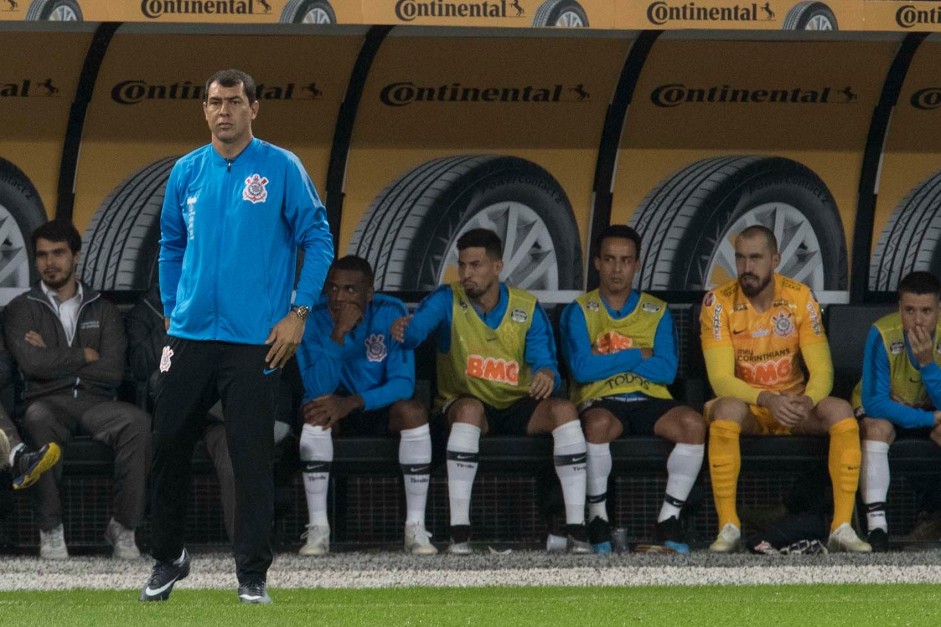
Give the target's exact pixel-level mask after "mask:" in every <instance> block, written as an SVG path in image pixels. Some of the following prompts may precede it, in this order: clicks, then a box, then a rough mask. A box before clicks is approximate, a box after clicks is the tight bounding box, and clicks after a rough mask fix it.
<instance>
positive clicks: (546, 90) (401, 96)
mask: <svg viewBox="0 0 941 627" xmlns="http://www.w3.org/2000/svg"><path fill="white" fill-rule="evenodd" d="M590 99H591V94H589V93H588V91H587V90H586V89H585V85H584V83H578V84H577V85H572V86H569V85H561V84H556V85H541V86H540V85H517V86H509V87H506V86H504V87H498V86H489V87H480V86H471V85H463V84H461V83H449V84H447V85H417V84H415V83H413V82H411V81H402V82H398V83H389V84H388V85H386V86H385V87H383V88H382V91H380V92H379V101H380V102H382V104H384V105H386V106H388V107H404V106H405V105H410V104H412V103H415V102H474V103H477V102H542V103H556V102H587V101H588V100H590Z"/></svg>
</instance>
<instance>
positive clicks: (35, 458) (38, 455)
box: [13, 442, 62, 490]
mask: <svg viewBox="0 0 941 627" xmlns="http://www.w3.org/2000/svg"><path fill="white" fill-rule="evenodd" d="M61 456H62V449H60V448H59V445H58V444H56V443H55V442H50V443H49V444H46V445H45V446H44V447H42V448H41V449H39V450H38V451H31V450H29V449H26V448H22V449H20V451H19V452H18V453H17V454H16V457H15V458H14V460H13V472H14V473H15V474H16V477H15V478H14V479H13V489H14V490H22V489H24V488H28V487H29V486H31V485H33V484H34V483H36V482H37V481H39V477H40V475H42V473H44V472H46V471H47V470H49V469H50V468H52V467H53V466H55V465H56V462H58V461H59V457H61Z"/></svg>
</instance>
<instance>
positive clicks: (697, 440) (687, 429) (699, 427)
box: [679, 407, 706, 444]
mask: <svg viewBox="0 0 941 627" xmlns="http://www.w3.org/2000/svg"><path fill="white" fill-rule="evenodd" d="M679 426H680V441H681V442H682V443H684V444H703V443H704V442H705V441H706V419H705V418H703V416H702V414H700V413H699V412H698V411H696V410H695V409H692V408H690V407H686V408H684V411H683V413H682V414H681V415H680V420H679Z"/></svg>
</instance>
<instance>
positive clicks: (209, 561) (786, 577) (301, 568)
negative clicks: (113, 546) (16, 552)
mask: <svg viewBox="0 0 941 627" xmlns="http://www.w3.org/2000/svg"><path fill="white" fill-rule="evenodd" d="M152 565H153V562H152V561H150V560H149V559H142V560H137V561H133V562H119V561H116V560H112V559H109V558H106V557H73V558H72V559H70V560H67V561H65V562H48V561H43V560H40V559H38V558H34V557H2V558H0V590H62V589H68V588H91V589H137V588H140V587H141V586H142V585H143V584H144V582H145V581H146V580H147V577H148V576H149V574H150V568H151V566H152ZM268 581H269V583H270V584H271V586H272V587H273V588H305V587H311V588H316V587H319V588H393V587H412V586H431V587H476V586H698V585H745V584H748V585H752V584H767V585H775V584H814V583H834V584H848V583H860V584H866V583H941V550H932V551H919V552H897V553H883V554H879V555H828V556H813V557H783V556H782V557H765V556H753V555H711V554H709V553H707V552H701V553H700V552H697V553H694V554H693V555H691V556H689V557H681V556H670V555H616V556H610V557H598V556H568V555H553V554H547V553H545V552H539V551H518V550H514V551H512V552H510V553H506V554H489V553H486V552H480V553H478V554H476V555H473V556H469V557H455V556H449V555H441V556H438V557H431V558H417V557H412V556H409V555H402V554H400V553H394V552H367V553H363V552H348V553H339V554H333V555H329V556H327V557H324V558H319V559H311V558H302V557H299V556H297V555H292V554H280V555H278V556H277V557H276V559H275V563H274V565H273V566H272V568H271V571H270V572H269V576H268ZM235 585H236V581H235V575H234V564H233V561H232V558H231V556H229V555H226V554H222V553H197V554H195V555H194V556H193V568H192V573H191V574H190V576H189V578H187V579H186V580H185V581H183V582H181V583H180V584H179V586H180V588H181V589H185V588H222V589H228V588H234V587H235Z"/></svg>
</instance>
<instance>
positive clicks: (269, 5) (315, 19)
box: [0, 0, 363, 25]
mask: <svg viewBox="0 0 941 627" xmlns="http://www.w3.org/2000/svg"><path fill="white" fill-rule="evenodd" d="M362 8H363V2H362V0H2V1H0V20H25V21H59V22H82V21H87V22H106V21H113V22H196V23H207V22H208V23H216V24H277V23H282V24H321V25H323V24H360V23H362V21H363V19H362Z"/></svg>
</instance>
